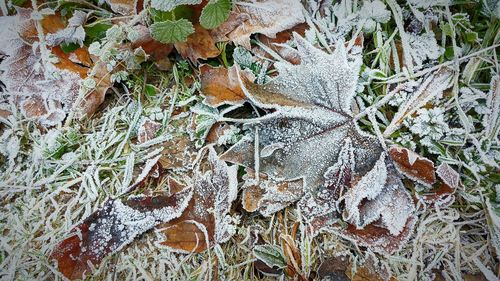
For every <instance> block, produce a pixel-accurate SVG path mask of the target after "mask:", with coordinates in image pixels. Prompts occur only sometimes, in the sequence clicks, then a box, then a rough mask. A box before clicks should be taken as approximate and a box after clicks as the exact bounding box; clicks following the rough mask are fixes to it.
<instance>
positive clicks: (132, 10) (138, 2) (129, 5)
mask: <svg viewBox="0 0 500 281" xmlns="http://www.w3.org/2000/svg"><path fill="white" fill-rule="evenodd" d="M106 3H108V4H109V6H110V7H111V10H113V12H115V13H118V14H121V15H125V16H129V15H133V14H137V13H139V12H140V11H142V9H143V8H144V7H143V5H144V1H142V0H106Z"/></svg>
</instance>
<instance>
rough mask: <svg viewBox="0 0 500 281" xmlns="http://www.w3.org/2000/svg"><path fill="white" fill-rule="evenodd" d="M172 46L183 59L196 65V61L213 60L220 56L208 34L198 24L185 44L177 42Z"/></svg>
mask: <svg viewBox="0 0 500 281" xmlns="http://www.w3.org/2000/svg"><path fill="white" fill-rule="evenodd" d="M174 46H175V49H176V50H177V52H179V54H180V55H181V56H182V57H183V58H189V59H190V60H191V61H192V62H193V63H198V59H203V60H206V59H208V58H215V57H217V56H218V55H219V54H220V50H219V49H218V48H217V46H215V41H214V39H213V38H212V36H211V35H210V33H209V32H208V31H207V30H206V29H204V28H203V27H201V25H199V24H195V25H194V33H193V34H191V35H189V36H188V38H187V41H186V42H177V43H175V44H174Z"/></svg>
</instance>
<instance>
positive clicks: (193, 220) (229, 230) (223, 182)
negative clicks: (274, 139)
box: [157, 147, 237, 252]
mask: <svg viewBox="0 0 500 281" xmlns="http://www.w3.org/2000/svg"><path fill="white" fill-rule="evenodd" d="M207 149H208V151H209V152H208V159H207V161H206V162H204V163H202V164H203V166H206V167H205V171H203V170H204V169H203V166H202V165H199V166H198V168H197V170H196V171H195V175H194V179H193V181H194V184H193V185H194V195H193V198H192V199H191V201H190V202H189V206H188V207H187V208H186V210H185V211H184V213H183V214H182V216H181V217H179V218H177V219H175V220H172V221H170V222H168V223H165V224H161V225H159V226H158V227H157V233H158V234H159V237H160V241H159V243H158V244H159V245H162V246H167V247H170V248H173V249H176V250H179V251H181V252H202V251H204V250H206V249H207V248H208V247H210V246H212V245H213V244H215V243H222V242H225V241H227V240H228V239H229V238H230V237H231V236H232V235H233V233H234V226H233V225H232V223H231V221H230V219H229V217H228V212H229V209H230V207H231V203H232V201H233V200H234V199H236V195H237V182H236V173H237V167H236V166H232V167H228V166H227V164H226V163H225V162H223V161H221V160H219V159H218V157H217V154H216V152H215V150H214V149H213V148H211V147H209V148H207Z"/></svg>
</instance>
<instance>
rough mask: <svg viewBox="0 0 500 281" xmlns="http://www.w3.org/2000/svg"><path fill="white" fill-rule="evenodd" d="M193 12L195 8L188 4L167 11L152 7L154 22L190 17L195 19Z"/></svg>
mask: <svg viewBox="0 0 500 281" xmlns="http://www.w3.org/2000/svg"><path fill="white" fill-rule="evenodd" d="M193 14H194V12H193V8H192V7H191V6H188V5H182V6H178V7H175V9H173V10H171V11H166V12H165V11H161V10H157V9H154V8H151V18H152V19H153V22H161V21H167V20H175V19H188V20H191V21H193Z"/></svg>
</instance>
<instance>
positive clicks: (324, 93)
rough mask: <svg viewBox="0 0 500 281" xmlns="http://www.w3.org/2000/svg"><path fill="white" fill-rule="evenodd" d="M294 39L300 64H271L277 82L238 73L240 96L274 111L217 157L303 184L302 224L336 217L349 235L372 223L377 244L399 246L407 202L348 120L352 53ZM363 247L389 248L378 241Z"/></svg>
mask: <svg viewBox="0 0 500 281" xmlns="http://www.w3.org/2000/svg"><path fill="white" fill-rule="evenodd" d="M295 41H296V44H297V46H298V53H299V55H300V59H301V64H300V65H297V66H295V65H292V64H290V63H288V62H277V63H276V64H275V66H276V68H277V70H278V72H279V76H278V77H277V78H275V79H274V80H272V81H271V82H269V83H267V84H264V85H257V84H253V83H252V82H251V81H249V80H248V79H247V78H246V77H244V76H242V75H240V80H241V84H242V88H243V91H244V93H245V95H247V97H248V98H249V99H250V100H251V101H253V102H254V103H255V104H256V105H257V106H259V107H262V108H266V109H272V110H274V112H273V113H271V114H268V115H267V116H264V117H262V118H260V119H259V121H257V122H255V123H249V124H248V126H249V127H250V129H251V130H252V134H251V137H249V138H244V139H242V140H241V141H240V142H238V143H237V144H235V145H234V146H233V147H231V148H230V149H229V150H228V151H227V152H226V153H225V154H224V155H223V156H222V159H224V160H226V161H229V162H233V163H237V164H241V165H243V166H246V167H250V168H253V167H254V166H256V165H257V163H256V160H258V161H259V162H258V167H259V171H260V172H262V173H265V174H267V175H268V176H269V178H270V179H273V180H277V181H291V180H296V179H303V181H304V192H305V196H304V197H303V198H302V199H301V201H300V202H299V209H300V210H301V213H302V214H303V217H304V218H305V220H306V222H311V221H312V220H313V219H314V218H316V217H320V216H324V215H328V216H331V218H332V219H333V218H336V217H338V214H342V217H343V219H344V220H345V221H347V222H348V223H349V224H350V226H351V227H354V229H356V230H358V231H363V229H365V228H366V227H367V226H370V225H372V226H373V224H375V225H377V227H380V228H381V229H383V230H385V231H386V232H385V233H382V232H380V233H381V234H384V235H385V236H384V237H383V238H380V241H381V240H389V241H390V240H391V238H395V240H394V241H392V242H391V243H395V244H397V245H400V242H401V241H402V240H403V239H396V238H397V237H398V236H400V235H403V236H405V237H406V236H407V235H408V234H409V233H411V229H412V226H413V224H411V223H409V222H410V221H412V217H413V211H414V206H413V201H412V199H411V197H410V196H409V194H408V192H407V191H406V189H405V188H404V186H403V185H402V182H401V180H400V178H399V176H398V174H397V173H396V170H395V168H394V166H393V164H392V163H391V161H390V159H389V158H387V155H386V153H385V152H384V151H383V149H382V146H381V145H380V144H379V143H378V141H377V139H376V138H375V137H373V136H370V135H367V134H366V133H363V132H362V131H360V130H359V128H358V127H357V125H356V123H355V122H354V120H353V117H352V115H353V114H352V111H351V101H352V98H353V96H354V94H355V87H356V81H357V77H358V71H359V67H360V56H359V54H358V55H352V54H348V53H347V52H346V49H345V47H344V44H343V42H339V44H337V46H336V49H335V52H334V53H333V54H332V55H329V54H327V53H325V52H323V51H321V50H319V49H317V48H315V47H313V46H312V45H310V43H308V42H307V41H305V40H304V39H303V38H301V37H300V36H297V35H296V36H295ZM332 65H335V67H331V66H332ZM257 130H258V144H259V146H258V149H259V151H257V153H256V151H254V147H255V145H254V143H253V139H254V137H255V132H256V131H257ZM252 135H253V136H252ZM254 155H258V156H259V158H258V159H254ZM363 237H364V236H360V239H363ZM370 239H371V240H370V241H379V240H377V239H373V237H370ZM370 241H366V244H371V243H370ZM381 243H382V242H381ZM370 246H373V248H375V249H377V250H380V249H386V248H387V249H390V250H394V249H393V248H391V247H385V244H384V243H382V244H376V243H375V244H371V245H370Z"/></svg>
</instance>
